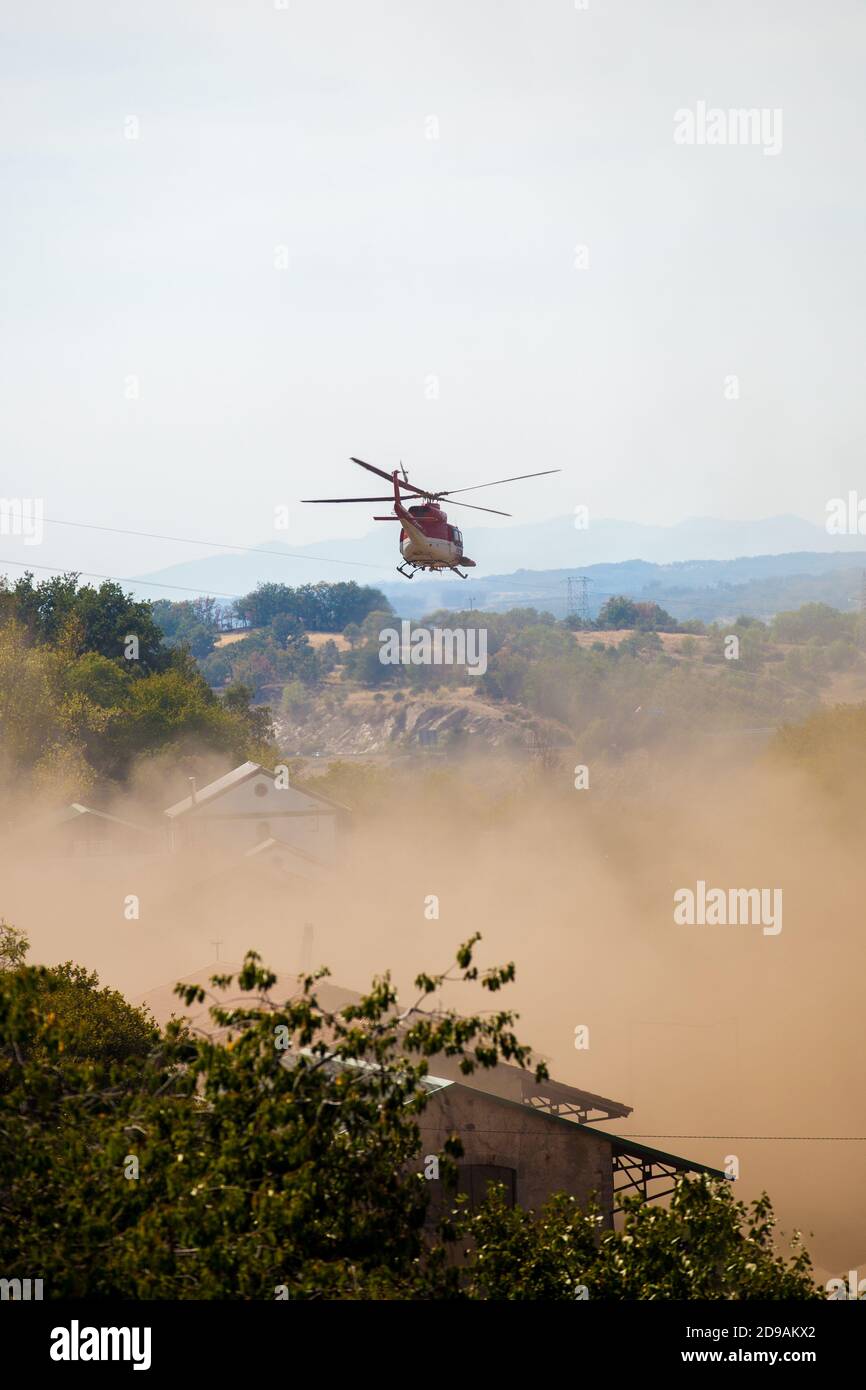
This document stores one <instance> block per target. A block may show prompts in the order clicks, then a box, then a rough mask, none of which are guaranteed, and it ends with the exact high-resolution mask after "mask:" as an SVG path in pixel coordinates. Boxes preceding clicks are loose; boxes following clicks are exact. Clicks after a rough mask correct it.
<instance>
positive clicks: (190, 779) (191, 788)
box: [187, 777, 196, 806]
mask: <svg viewBox="0 0 866 1390" xmlns="http://www.w3.org/2000/svg"><path fill="white" fill-rule="evenodd" d="M187 781H188V782H189V799H190V801H191V802H192V804H193V806H194V805H195V804H196V802H195V793H196V785H195V778H194V777H188V778H187Z"/></svg>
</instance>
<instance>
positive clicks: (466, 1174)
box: [457, 1163, 517, 1207]
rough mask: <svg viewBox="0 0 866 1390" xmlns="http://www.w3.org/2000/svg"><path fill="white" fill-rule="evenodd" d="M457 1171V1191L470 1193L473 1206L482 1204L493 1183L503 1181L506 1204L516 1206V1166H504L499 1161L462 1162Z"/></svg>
mask: <svg viewBox="0 0 866 1390" xmlns="http://www.w3.org/2000/svg"><path fill="white" fill-rule="evenodd" d="M457 1172H458V1177H457V1191H458V1192H465V1193H467V1194H468V1197H469V1205H470V1206H471V1207H479V1206H481V1204H482V1202H484V1200H485V1199H486V1197H487V1189H488V1187H489V1186H490V1184H491V1183H502V1185H503V1187H504V1188H505V1205H506V1206H507V1207H513V1206H514V1203H515V1201H516V1199H517V1195H516V1194H517V1169H516V1168H504V1167H503V1166H502V1165H501V1164H498V1163H461V1164H460V1165H459V1166H458V1170H457Z"/></svg>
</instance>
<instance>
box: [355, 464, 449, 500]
mask: <svg viewBox="0 0 866 1390" xmlns="http://www.w3.org/2000/svg"><path fill="white" fill-rule="evenodd" d="M352 462H353V463H357V464H358V465H359V466H360V467H361V468H366V469H368V470H369V472H370V473H378V475H379V477H380V478H384V479H385V481H386V483H390V482H393V479H392V477H391V474H390V473H386V472H385V470H384V469H382V468H377V467H376V465H375V464H374V463H365V462H364V460H363V459H356V458H355V457H354V456H353V457H352ZM397 486H398V487H403V488H406V489H407V490H408V491H409V492H416V493H417V494H418V496H419V497H429V495H430V494H429V493H427V492H425V491H424V489H423V488H422V487H416V486H415V484H414V483H407V482H404V480H403V479H402V478H398V479H397Z"/></svg>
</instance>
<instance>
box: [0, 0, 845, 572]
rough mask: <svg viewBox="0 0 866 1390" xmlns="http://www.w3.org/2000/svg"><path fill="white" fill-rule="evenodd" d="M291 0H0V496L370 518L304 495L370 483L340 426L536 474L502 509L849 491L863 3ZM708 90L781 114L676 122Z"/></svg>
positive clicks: (818, 509)
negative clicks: (732, 134)
mask: <svg viewBox="0 0 866 1390" xmlns="http://www.w3.org/2000/svg"><path fill="white" fill-rule="evenodd" d="M282 5H283V0H278V6H280V7H277V6H275V5H274V3H273V0H237V2H236V3H234V4H225V3H204V0H149V3H147V4H146V5H145V4H129V3H122V2H121V3H118V0H112V3H107V0H106V3H101V2H100V0H91V2H90V3H87V0H84V3H79V4H76V5H74V6H70V5H68V4H61V3H53V2H49V3H40V4H38V5H32V4H24V3H23V0H7V3H6V5H5V6H4V7H3V11H2V21H0V23H2V54H3V57H2V64H3V69H4V82H3V89H4V91H3V98H2V100H3V107H4V109H3V121H2V135H0V141H2V159H3V169H4V180H3V182H4V187H5V195H6V196H5V211H4V216H3V219H2V227H0V277H2V295H3V302H4V306H5V313H4V333H3V349H2V351H3V358H2V372H0V382H2V429H3V454H4V464H5V466H4V469H3V478H4V481H3V484H2V491H3V493H4V494H5V495H7V496H25V497H29V496H34V497H42V498H44V499H45V512H46V515H48V516H52V517H58V518H66V519H71V520H80V521H89V522H93V523H98V524H103V525H116V526H127V527H130V528H132V529H139V530H155V531H164V532H168V533H171V534H174V533H176V534H180V535H186V536H201V537H205V538H213V539H218V540H225V541H232V540H236V541H240V542H241V543H255V542H259V543H261V542H266V541H267V540H268V539H269V538H276V539H280V540H288V541H294V542H296V543H301V542H309V541H315V540H324V539H326V538H330V537H334V536H339V535H350V534H356V535H357V534H360V533H361V532H363V531H365V530H367V529H368V526H369V524H370V523H369V521H368V515H369V511H370V510H372V509H367V508H362V507H360V508H348V507H342V508H333V509H330V508H328V509H326V508H307V509H304V508H301V507H297V508H295V507H294V504H295V502H296V500H297V499H298V498H300V497H303V496H308V495H310V494H313V495H328V494H333V495H337V496H339V495H346V494H347V493H352V492H355V491H360V492H361V493H366V492H367V491H368V490H369V489H368V487H367V486H366V484H364V483H363V475H362V474H361V473H360V470H356V469H354V468H353V467H352V466H351V465H350V464H349V463H348V455H349V454H352V453H358V454H360V455H361V456H362V457H367V458H370V459H372V460H374V461H376V462H379V463H381V464H384V465H385V466H393V465H394V464H396V462H397V460H398V459H400V458H402V459H403V460H404V461H405V462H406V464H407V465H408V467H409V468H410V472H414V475H415V476H416V477H417V478H418V479H420V481H421V482H422V483H423V484H424V485H425V486H430V487H433V488H444V487H449V486H452V487H456V486H460V485H466V484H469V483H473V482H476V481H483V480H485V479H487V478H496V477H499V476H505V475H508V474H511V473H515V472H524V471H530V470H531V469H535V468H545V467H549V468H553V467H560V468H562V469H563V470H564V471H563V473H562V474H561V475H560V476H559V477H556V478H552V479H540V480H538V481H537V482H533V483H526V484H521V485H515V486H513V487H511V488H507V489H503V490H502V491H501V492H497V493H489V494H487V497H488V499H489V501H490V502H491V504H492V505H499V506H502V507H504V508H505V509H507V510H514V512H515V515H516V519H517V520H520V521H526V520H533V519H541V518H544V517H549V516H553V515H557V514H561V513H566V512H569V513H570V512H572V511H573V509H574V507H575V506H576V505H577V504H585V505H588V506H589V508H590V511H591V515H596V516H616V517H622V518H626V519H629V520H641V519H645V520H648V521H652V522H662V523H668V522H675V521H679V520H681V519H683V518H685V517H688V516H693V515H697V514H713V515H717V516H723V517H736V518H745V517H760V516H766V515H772V514H778V513H781V512H796V513H798V514H800V515H802V516H805V517H809V518H810V519H812V520H817V521H819V522H820V521H821V520H822V519H823V516H824V508H825V503H826V501H827V499H828V497H832V496H834V495H836V494H838V493H839V492H840V490H846V489H847V488H849V487H852V488H856V487H857V486H858V484H859V483H860V482H861V480H862V479H863V473H864V470H863V459H864V442H866V441H864V419H863V408H862V406H863V397H864V390H863V388H864V382H866V336H864V326H863V313H862V308H863V290H864V269H863V259H864V247H866V225H864V222H866V219H864V204H866V191H864V179H863V170H864V163H866V161H864V152H866V151H864V145H866V134H864V106H866V100H864V87H863V65H864V48H866V8H864V6H863V5H862V3H859V4H857V3H853V2H852V0H834V3H833V4H831V5H825V6H820V5H815V4H814V3H808V4H807V3H804V2H803V0H770V3H763V4H761V5H756V4H755V3H754V0H733V3H727V4H725V5H722V6H710V5H707V4H696V3H695V0H660V3H655V4H648V3H646V0H625V3H621V4H616V3H614V2H613V0H588V8H587V9H580V8H577V7H576V5H575V3H574V0H543V3H537V4H528V3H517V2H516V0H471V3H467V0H464V3H458V0H439V3H436V4H433V3H420V0H399V3H398V0H340V2H339V3H337V0H285V5H284V7H282ZM699 102H706V103H707V104H708V106H710V107H721V108H723V109H724V110H727V109H729V108H736V107H756V108H767V109H768V110H771V111H772V110H776V109H778V110H781V113H782V116H781V120H782V125H781V136H782V140H781V151H780V152H779V153H777V154H775V155H773V154H767V153H765V152H764V148H763V147H762V146H761V145H760V144H758V145H739V146H724V147H722V146H718V145H715V146H710V145H707V144H703V145H698V144H695V145H691V146H689V145H681V144H677V143H675V141H674V126H675V123H674V113H675V111H677V110H678V109H680V108H690V109H695V108H696V107H697V103H699ZM136 135H137V138H129V136H136ZM578 246H583V247H585V248H587V249H586V252H584V253H580V254H579V253H577V252H576V247H578ZM587 257H588V265H586V267H585V268H580V267H579V265H576V261H578V262H579V261H580V260H581V259H582V258H583V259H586V258H587ZM730 376H736V377H737V378H738V381H739V393H740V394H739V399H727V398H726V395H725V379H726V377H730ZM729 389H730V388H729ZM437 390H438V396H437ZM136 391H137V392H138V395H137V397H136V394H135V393H136ZM355 474H357V477H356V476H353V475H355ZM359 483H361V484H362V485H361V486H360V487H359V486H358V484H359ZM372 491H374V492H375V491H376V488H375V487H374V488H373V489H372ZM497 499H499V500H498V501H497ZM478 500H479V501H482V502H483V501H484V500H485V499H484V497H483V496H482V495H479V498H478ZM281 504H288V505H289V506H291V507H292V508H293V511H292V525H291V529H290V531H289V532H281V533H279V534H277V533H275V532H274V530H273V514H274V508H275V507H276V506H278V505H281ZM455 516H456V513H455ZM471 517H472V513H469V512H464V513H462V514H461V522H462V524H463V525H464V529H465V530H468V529H469V522H470V518H471ZM485 524H486V519H485ZM501 524H503V525H505V524H508V523H504V522H503V523H501ZM196 553H197V552H196V551H193V550H191V549H190V548H188V547H184V548H179V547H176V546H172V545H170V544H168V543H157V542H138V541H136V542H133V541H129V540H123V539H121V538H119V537H109V536H102V535H100V534H98V533H96V532H85V531H80V532H77V531H72V530H68V529H66V528H60V527H54V526H51V527H48V528H47V529H46V534H45V540H44V543H43V544H42V545H41V546H39V547H29V548H26V549H25V548H24V547H23V546H22V544H21V542H20V541H19V540H17V539H15V538H13V537H0V558H5V559H13V558H18V559H22V558H23V559H28V560H30V561H32V562H34V563H38V564H43V565H54V564H56V565H74V566H76V567H78V568H81V569H87V568H92V569H95V570H107V571H108V572H111V573H116V574H119V575H127V574H133V573H136V572H139V573H141V572H144V571H146V570H148V569H156V568H158V567H159V566H161V565H165V564H169V563H171V562H172V561H174V560H179V559H189V558H192V557H193V556H194V555H195V554H196ZM2 568H3V566H2V565H0V569H2ZM18 572H19V571H17V570H12V571H11V573H14V574H17V573H18Z"/></svg>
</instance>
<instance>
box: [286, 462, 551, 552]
mask: <svg viewBox="0 0 866 1390" xmlns="http://www.w3.org/2000/svg"><path fill="white" fill-rule="evenodd" d="M351 462H352V463H357V464H358V466H359V468H366V469H367V470H368V472H370V473H375V474H376V475H377V477H379V478H384V479H385V481H386V482H387V483H390V484H391V486H392V487H393V489H394V495H393V502H394V510H393V512H392V513H391V514H390V515H389V516H374V517H373V520H374V521H399V522H400V554H401V556H402V557H403V558H402V561H401V563H400V564H399V565H398V566H397V573H398V574H402V575H403V577H404V578H405V579H414V577H415V574H416V573H417V571H418V570H432V571H438V570H453V571H454V573H455V574H457V575H459V576H460V578H461V579H468V578H469V576H468V575H467V574H464V573H463V572H462V570H461V569H460V568H459V567H460V565H463V566H464V568H466V569H475V568H476V563H475V561H474V560H470V559H469V556H468V555H465V554H464V553H463V536H462V534H461V532H460V530H459V529H458V527H456V526H451V525H450V524H449V521H448V517H447V516H446V514H445V512H444V511H443V510H442V508H441V506H440V505H439V503H440V502H441V500H442V498H443V497H448V498H451V497H453V496H454V493H455V492H475V491H476V490H477V489H478V488H482V487H498V486H499V485H500V484H501V483H518V482H521V481H522V480H523V479H524V478H543V477H545V475H546V474H548V473H561V472H562V469H560V468H545V469H543V470H542V471H541V472H540V473H520V474H518V476H517V477H516V478H497V479H496V480H495V481H494V482H492V483H473V485H472V486H471V487H458V488H451V489H450V491H447V492H431V491H430V490H429V489H428V488H424V487H416V486H415V484H414V483H410V482H409V474H408V473H407V472H406V469H405V468H404V467H403V464H402V462H401V464H400V469H399V471H398V470H397V469H396V468H395V469H394V471H393V472H392V473H386V472H385V470H384V468H377V467H376V466H375V464H372V463H365V462H364V460H363V459H356V458H354V457H353V458H352V459H351ZM401 473H402V475H403V476H402V477H401V476H400V474H401ZM403 492H406V493H408V494H409V496H410V497H419V498H421V499H422V500H421V501H420V502H416V503H415V504H414V505H413V506H411V507H406V506H404V504H403V497H402V493H403ZM391 500H392V498H391V494H390V493H389V494H388V495H387V496H385V497H304V498H303V499H302V501H303V502H304V503H310V502H315V503H337V502H390V501H391ZM448 505H449V507H471V508H472V510H473V511H476V512H490V513H491V514H492V515H493V516H510V515H511V513H510V512H500V511H497V510H496V508H495V507H479V506H478V505H477V504H476V503H473V502H450V501H449V503H448Z"/></svg>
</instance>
